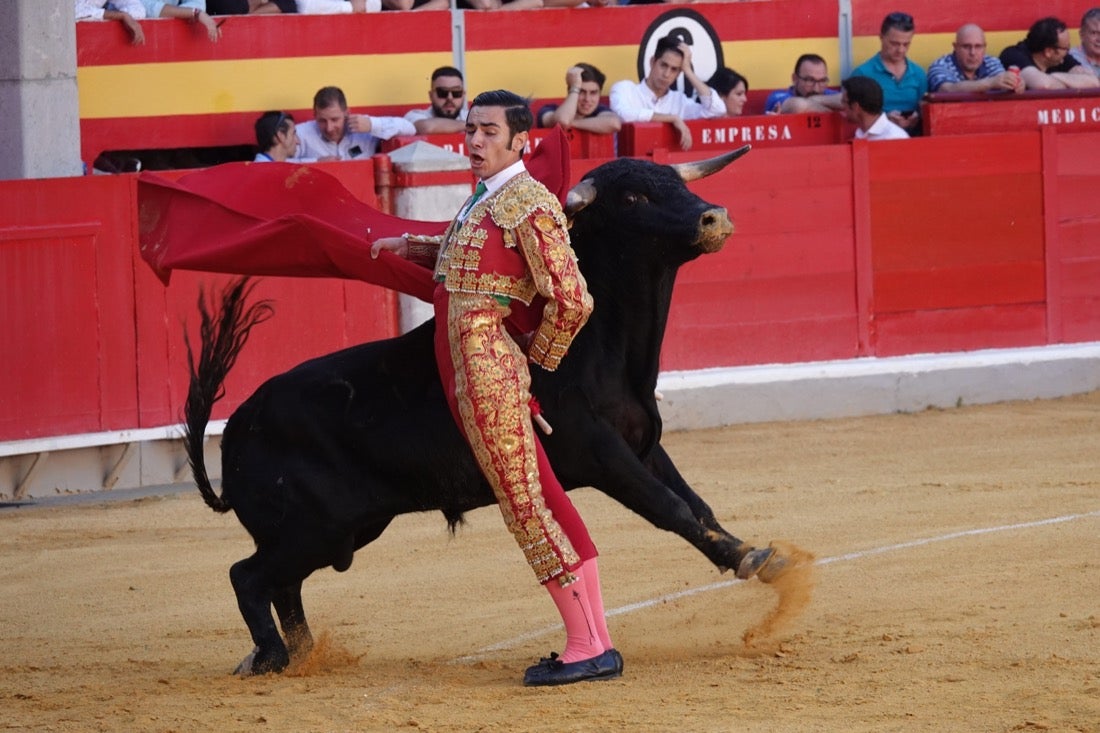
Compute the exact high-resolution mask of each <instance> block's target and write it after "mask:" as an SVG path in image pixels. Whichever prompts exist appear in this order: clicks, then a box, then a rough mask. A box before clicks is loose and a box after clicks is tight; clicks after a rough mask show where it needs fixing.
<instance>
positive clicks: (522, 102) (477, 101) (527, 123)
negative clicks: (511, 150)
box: [470, 89, 535, 137]
mask: <svg viewBox="0 0 1100 733" xmlns="http://www.w3.org/2000/svg"><path fill="white" fill-rule="evenodd" d="M474 107H503V108H504V119H505V120H506V121H507V122H508V132H509V133H510V135H511V136H513V137H514V136H515V135H517V134H518V133H521V132H527V131H529V130H530V129H531V128H532V127H534V126H535V116H534V115H533V114H532V113H531V100H529V99H527V98H526V97H521V96H519V95H518V94H516V93H515V92H510V91H508V90H507V89H494V90H493V91H491V92H482V93H481V94H479V95H477V96H476V97H474V101H473V102H470V109H471V110H472V109H473V108H474Z"/></svg>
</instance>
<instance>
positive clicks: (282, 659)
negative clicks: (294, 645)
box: [233, 647, 290, 677]
mask: <svg viewBox="0 0 1100 733" xmlns="http://www.w3.org/2000/svg"><path fill="white" fill-rule="evenodd" d="M289 664H290V658H289V657H288V656H287V653H286V650H276V651H275V652H264V651H263V650H262V649H260V647H256V648H255V649H253V650H252V651H251V652H249V654H248V656H246V657H245V658H244V659H242V660H241V663H240V664H238V665H237V668H236V669H235V670H233V674H235V675H237V676H238V677H250V676H252V675H254V674H272V673H275V672H282V671H283V670H284V669H286V668H287V665H289Z"/></svg>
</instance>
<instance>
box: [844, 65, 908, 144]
mask: <svg viewBox="0 0 1100 733" xmlns="http://www.w3.org/2000/svg"><path fill="white" fill-rule="evenodd" d="M840 88H841V92H840V94H841V99H840V101H841V104H842V105H843V109H844V115H845V116H846V117H847V118H848V121H849V122H851V123H853V124H855V125H856V128H857V129H856V139H857V140H908V139H909V133H907V132H906V131H905V130H903V129H902V128H901V127H900V126H899V125H896V124H894V123H893V122H891V121H890V119H889V118H888V117H887V116H886V114H885V113H884V112H883V111H882V87H881V86H879V83H878V82H877V81H875V80H874V79H872V78H871V77H869V76H852V77H849V78H847V79H845V80H844V81H843V82H841V84H840Z"/></svg>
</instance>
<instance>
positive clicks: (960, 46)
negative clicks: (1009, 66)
mask: <svg viewBox="0 0 1100 733" xmlns="http://www.w3.org/2000/svg"><path fill="white" fill-rule="evenodd" d="M951 45H952V47H953V48H954V49H955V50H954V52H952V53H949V54H947V55H946V56H941V57H939V58H938V59H936V60H935V61H933V62H932V64H931V65H930V66H929V67H928V91H930V92H1022V91H1023V90H1024V84H1023V82H1022V81H1021V80H1020V77H1019V76H1018V75H1017V74H1013V73H1012V72H1009V71H1005V67H1004V66H1003V65H1001V62H1000V61H999V60H998V59H995V58H994V57H992V56H987V55H986V53H985V31H983V30H982V29H981V28H980V27H979V26H977V25H975V24H973V23H967V24H966V25H964V26H962V27H961V28H959V30H958V31H956V32H955V41H954V43H952V44H951Z"/></svg>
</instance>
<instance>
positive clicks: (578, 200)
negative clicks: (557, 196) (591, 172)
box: [565, 178, 596, 219]
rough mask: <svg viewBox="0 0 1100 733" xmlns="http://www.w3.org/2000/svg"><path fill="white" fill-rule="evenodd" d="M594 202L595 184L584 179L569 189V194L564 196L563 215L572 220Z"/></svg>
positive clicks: (588, 179)
mask: <svg viewBox="0 0 1100 733" xmlns="http://www.w3.org/2000/svg"><path fill="white" fill-rule="evenodd" d="M595 200H596V184H595V183H593V182H592V179H591V178H585V179H584V180H583V181H581V182H580V183H578V184H577V185H576V186H573V188H571V189H569V193H568V194H566V196H565V215H566V216H568V217H569V218H570V219H572V218H573V215H574V214H576V213H577V212H578V211H580V210H581V209H583V208H584V207H585V206H588V205H589V204H590V203H592V202H593V201H595Z"/></svg>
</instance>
